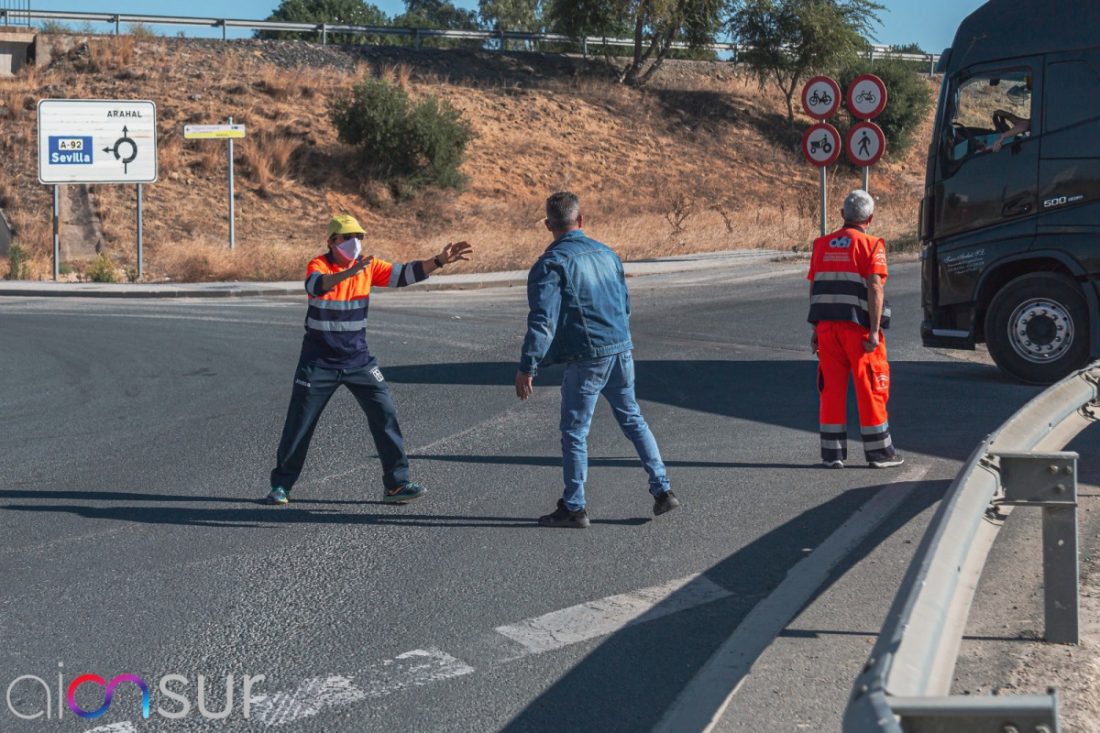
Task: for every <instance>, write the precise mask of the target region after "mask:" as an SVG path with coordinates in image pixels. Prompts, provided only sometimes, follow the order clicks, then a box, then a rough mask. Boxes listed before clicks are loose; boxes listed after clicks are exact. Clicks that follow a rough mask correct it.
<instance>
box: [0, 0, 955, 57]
mask: <svg viewBox="0 0 1100 733" xmlns="http://www.w3.org/2000/svg"><path fill="white" fill-rule="evenodd" d="M16 13H18V17H19V19H21V20H23V22H27V21H28V20H44V21H63V20H76V21H84V22H87V23H108V24H113V25H114V27H115V34H116V35H118V34H119V33H121V26H122V24H124V23H130V24H134V23H139V24H142V25H145V24H149V25H185V26H205V27H207V28H221V29H222V40H227V37H226V34H227V31H228V29H230V28H242V29H245V30H253V31H280V32H285V33H316V34H318V36H319V37H320V39H321V43H322V44H324V43H327V42H328V34H329V33H346V34H351V35H360V36H401V37H405V38H411V39H412V40H413V42H414V44H417V45H419V43H420V41H421V40H423V39H425V38H446V39H450V40H476V41H480V42H481V43H483V44H485V43H492V42H497V43H500V44H502V45H503V42H504V41H524V42H528V43H560V44H580V46H581V49H582V51H583V52H584V53H586V54H587V52H588V46H597V47H598V46H633V45H634V40H633V39H632V38H608V37H606V36H585V37H583V38H573V37H571V36H567V35H563V34H560V33H526V32H523V31H496V30H491V31H490V30H444V29H436V28H398V27H396V26H369V25H336V24H330V23H289V22H282V21H270V20H242V19H233V18H203V17H193V16H180V15H145V14H140V15H138V14H130V13H84V12H70V11H67V10H35V11H29V10H20V11H13V10H9V9H7V8H4V7H3V6H0V22H2V23H3V24H8V23H9V22H12V20H13V19H14V18H15V17H16ZM672 48H674V49H677V50H686V49H688V48H690V46H689V45H688V44H687V43H684V42H682V41H675V42H673V44H672ZM703 48H705V49H707V50H711V51H716V52H717V51H725V52H728V53H731V54H733V55H734V57H736V55H737V53H738V52H739V51H742V50H744V48H745V47H744V46H742V45H739V44H736V43H708V44H704V45H703ZM868 55H869V58H870V60H871V61H872V62H873V61H874V60H875V59H876V58H878V59H881V58H892V59H900V60H902V61H919V62H922V63H927V64H929V74H931V73H932V72H933V71H934V69H935V66H936V63H937V62H938V61H939V54H920V53H894V52H892V51H891V50H890V47H889V46H883V45H873V46H871V48H870V51H869V53H868Z"/></svg>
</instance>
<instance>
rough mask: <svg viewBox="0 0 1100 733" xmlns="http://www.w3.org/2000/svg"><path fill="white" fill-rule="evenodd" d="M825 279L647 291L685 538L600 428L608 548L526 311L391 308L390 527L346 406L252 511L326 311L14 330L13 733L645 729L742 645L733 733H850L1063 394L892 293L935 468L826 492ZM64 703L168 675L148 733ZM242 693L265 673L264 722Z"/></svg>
mask: <svg viewBox="0 0 1100 733" xmlns="http://www.w3.org/2000/svg"><path fill="white" fill-rule="evenodd" d="M803 267H804V263H791V262H775V263H768V264H764V265H755V266H753V267H752V268H732V267H731V268H722V267H716V268H714V269H710V270H700V271H696V272H692V273H678V274H664V275H649V276H644V277H636V278H632V279H631V292H632V302H633V306H634V315H633V319H632V323H633V330H634V337H635V343H636V346H637V348H636V351H635V358H636V360H637V378H638V394H639V398H640V400H641V403H642V407H643V410H644V412H645V415H646V418H647V420H648V421H649V423H650V425H651V426H652V428H653V430H654V433H655V435H656V436H657V439H658V441H659V443H660V446H661V450H662V453H663V454H664V457H665V459H666V462H667V463H668V465H669V468H670V475H671V478H672V481H673V484H674V488H675V490H676V492H677V494H678V495H679V496H680V497H681V498H682V500H683V502H684V507H683V509H682V510H680V511H677V512H673V513H671V514H668V515H665V516H662V517H659V518H656V519H654V518H653V517H652V515H651V500H650V497H649V495H648V493H647V492H646V481H645V474H644V472H643V471H642V470H641V468H640V466H639V465H638V463H637V461H636V459H635V458H634V457H633V455H632V449H631V447H630V445H629V443H628V442H627V441H626V440H625V439H624V438H623V437H622V435H621V434H620V433H619V431H618V429H617V427H616V426H615V424H614V421H613V418H612V417H611V415H610V413H609V411H608V410H607V409H606V405H601V407H600V409H599V410H598V411H597V414H596V418H595V421H594V424H593V428H592V433H591V437H590V454H591V471H590V479H589V486H588V496H589V511H590V514H591V516H592V520H593V524H592V526H591V528H589V529H588V530H585V531H571V530H549V529H542V528H539V527H537V526H536V525H535V523H534V518H535V517H537V516H538V515H539V514H542V513H546V512H548V511H550V510H551V509H552V508H553V506H554V502H555V501H556V499H557V497H558V496H559V494H560V485H561V483H560V482H561V479H560V453H559V450H560V448H559V442H558V433H557V420H558V417H557V416H558V391H557V384H558V383H559V378H560V370H558V369H549V370H546V371H545V372H544V373H543V374H541V375H540V377H539V378H538V379H537V380H536V389H535V394H534V396H533V398H532V399H531V400H530V401H529V402H527V403H520V402H519V401H518V400H517V399H516V398H515V395H514V391H513V387H512V380H513V376H514V370H515V362H516V359H517V357H518V350H519V344H520V341H521V338H522V333H523V324H524V316H525V312H526V310H525V308H526V306H525V301H524V295H523V292H522V289H521V288H495V289H486V290H478V291H471V292H467V291H452V292H420V293H418V292H416V291H415V288H410V289H408V290H407V291H403V292H396V293H383V294H380V295H379V296H378V297H377V298H372V305H371V322H370V326H369V328H368V340H369V341H370V344H371V348H372V351H373V352H374V353H375V354H376V356H377V357H378V359H379V361H380V364H381V366H382V370H383V373H384V375H385V377H386V379H387V380H388V381H389V382H390V386H391V389H392V390H393V393H394V396H395V400H396V403H397V406H398V412H399V415H400V418H401V424H402V428H403V430H404V433H405V437H406V441H407V445H408V448H409V451H410V455H411V459H412V471H413V477H414V479H415V480H417V481H419V482H421V483H423V484H424V485H425V486H427V487H428V490H429V493H428V495H427V496H426V497H425V498H424V499H423V500H422V501H421V502H419V503H417V504H413V505H409V506H405V507H394V506H386V505H383V504H382V503H381V501H380V499H381V492H382V487H381V482H380V470H379V467H378V462H377V458H376V456H375V455H374V450H373V446H372V444H371V443H370V439H369V433H368V432H367V430H366V424H365V420H364V418H363V416H362V414H361V413H360V411H359V409H358V407H357V405H356V404H355V402H354V400H353V398H352V397H351V395H350V393H347V392H346V391H344V392H341V393H338V395H337V396H336V397H335V398H334V400H333V401H332V403H330V405H329V408H328V410H327V411H326V413H325V415H324V416H323V418H322V420H321V424H320V426H319V428H318V430H317V433H316V435H315V438H314V442H313V446H312V449H311V452H310V457H309V461H308V463H307V467H306V472H305V474H304V475H303V477H302V480H301V482H300V483H299V485H298V486H297V487H296V488H295V490H294V493H293V498H292V503H291V504H290V505H289V506H288V507H283V508H275V507H266V506H260V505H258V504H256V503H255V502H256V500H257V499H258V498H259V497H261V496H262V495H263V494H264V493H265V492H266V490H267V474H268V472H269V471H270V469H271V466H272V462H273V458H274V452H275V447H276V444H277V441H278V437H279V431H280V428H281V425H282V419H283V416H284V413H285V410H286V405H287V401H288V398H289V395H290V388H291V380H292V376H293V367H294V363H295V360H296V358H297V353H298V349H299V345H300V340H301V334H302V319H303V317H304V305H303V303H302V299H301V298H266V299H261V298H254V299H241V300H234V301H217V302H212V301H209V300H176V301H155V302H154V301H123V300H103V299H96V300H92V299H68V298H65V299H56V298H50V299H47V298H12V297H9V298H5V299H0V427H2V431H3V432H2V435H3V436H4V437H3V454H2V460H0V547H2V554H0V577H2V578H3V583H2V585H0V638H2V640H3V643H2V645H0V672H2V675H3V676H2V677H0V684H2V685H3V686H4V687H5V688H6V689H9V695H10V697H11V700H12V705H9V706H8V707H7V709H5V707H2V706H0V730H3V731H9V730H11V731H19V730H35V731H37V730H50V731H53V730H58V731H70V730H71V731H89V730H96V731H100V732H101V733H127V732H128V731H132V730H138V731H140V730H157V731H159V730H169V731H175V730H180V731H184V730H187V731H191V730H210V731H226V730H229V731H237V730H242V731H243V730H267V729H268V728H277V729H279V730H286V731H368V730H370V731H373V730H379V731H381V730H386V731H488V730H507V731H563V730H570V731H618V730H622V731H635V730H646V729H649V728H652V727H653V726H654V725H656V724H657V723H658V722H659V721H660V720H661V718H662V715H664V714H665V711H666V710H667V709H668V708H669V707H670V706H671V705H672V704H673V702H674V701H675V700H676V698H677V695H678V694H680V692H681V691H682V690H683V689H685V687H686V686H687V685H688V683H689V682H690V681H691V680H692V679H693V678H694V677H695V675H696V674H697V673H698V672H699V670H700V668H701V667H702V666H703V664H704V663H705V662H706V660H707V659H708V658H709V657H710V655H711V654H712V653H713V652H714V651H715V650H716V649H717V648H718V647H719V646H720V645H721V644H722V643H723V642H725V641H726V640H727V639H728V638H729V637H730V636H731V634H734V633H735V632H736V631H738V630H741V632H742V636H743V637H745V638H744V641H743V646H742V647H741V649H742V651H743V655H742V656H743V659H744V662H745V664H746V671H747V666H748V665H753V666H752V674H751V675H745V677H744V678H743V680H742V684H741V686H740V687H739V688H738V691H737V694H736V695H735V696H734V699H733V703H732V705H731V707H730V709H729V710H728V712H727V713H726V715H725V716H724V718H723V720H722V723H721V728H722V729H723V730H752V731H754V732H757V733H758V732H759V731H792V730H813V731H827V730H837V729H838V728H839V721H840V714H841V711H842V709H843V707H844V704H845V700H846V698H847V695H848V693H849V691H850V687H851V683H852V680H853V679H854V677H855V675H856V672H857V671H858V669H859V668H860V666H861V665H862V664H863V663H864V661H866V657H867V653H868V651H869V649H870V645H871V642H872V641H873V638H874V634H875V633H876V632H877V631H878V629H879V628H880V626H881V623H882V618H883V615H884V614H885V611H886V608H887V607H888V606H889V603H890V601H891V599H892V598H893V595H894V593H895V591H896V588H897V584H898V582H899V581H900V579H901V576H902V575H903V573H904V571H905V569H906V567H907V565H908V562H909V559H910V557H911V555H912V552H913V550H914V549H915V547H916V545H917V543H918V542H919V539H920V537H921V534H922V532H923V529H924V527H925V526H926V524H927V522H928V520H929V519H930V517H931V512H932V510H933V509H934V505H935V502H936V501H937V500H938V499H939V498H940V496H941V495H942V492H943V491H944V489H945V488H946V486H947V484H948V483H949V481H950V479H951V478H952V477H953V476H954V475H955V473H956V472H957V471H958V469H959V467H960V465H961V462H962V461H963V460H965V459H966V457H967V456H968V455H969V453H970V451H971V450H972V449H973V448H974V446H975V445H976V444H977V443H978V441H980V439H981V438H982V436H984V435H985V434H986V433H988V432H990V431H991V430H993V429H995V428H996V427H997V426H998V425H1000V423H1001V422H1003V421H1004V420H1005V419H1006V418H1007V417H1008V416H1009V415H1010V414H1011V413H1012V412H1014V411H1015V410H1016V409H1017V408H1018V407H1019V406H1021V405H1022V404H1023V403H1024V402H1025V401H1026V400H1028V399H1029V398H1030V397H1032V396H1034V395H1035V394H1037V393H1038V391H1039V390H1038V389H1037V388H1035V387H1029V386H1024V385H1020V384H1016V383H1014V382H1011V381H1009V380H1008V379H1007V378H1005V377H1003V376H1002V375H1001V374H1000V373H999V372H997V371H996V369H995V368H993V367H992V366H990V365H988V364H983V363H977V362H975V361H973V360H962V359H957V358H953V357H952V356H950V355H946V354H942V353H937V352H932V351H929V350H926V349H923V348H922V347H921V346H920V343H919V338H918V337H917V335H916V334H917V326H918V322H919V312H920V310H919V283H918V266H917V264H916V263H913V262H909V263H900V264H895V266H894V269H893V275H892V277H891V279H890V283H889V286H888V297H889V298H890V300H891V302H892V304H893V311H894V314H895V315H894V325H893V328H892V329H891V331H890V333H889V349H890V355H891V362H892V370H893V385H894V387H893V389H894V393H893V396H892V400H891V420H890V422H891V425H892V428H893V432H894V438H895V442H896V443H897V444H898V445H899V447H900V449H901V450H902V451H903V452H904V454H905V455H906V457H907V459H908V460H907V463H906V465H905V466H903V467H901V468H899V469H894V470H889V471H874V470H870V469H867V468H864V467H861V466H859V465H858V463H857V464H856V465H854V466H850V467H849V468H846V469H845V470H843V471H828V470H825V469H820V468H818V467H817V436H816V428H817V394H816V390H815V370H814V361H813V357H812V356H811V354H810V353H809V350H808V336H809V328H808V327H807V326H806V325H805V323H804V319H805V308H806V300H805V299H806V285H805V280H804V279H803V275H802V272H801V270H802V268H803ZM852 403H853V404H852V405H851V410H850V411H851V418H850V424H851V425H856V424H857V423H856V418H855V412H854V400H852ZM1074 447H1075V448H1077V449H1078V450H1081V451H1082V453H1083V455H1082V464H1085V463H1086V462H1087V459H1088V458H1089V457H1095V453H1096V450H1095V448H1094V447H1093V446H1091V445H1089V444H1083V445H1081V446H1074ZM850 448H852V449H853V450H852V457H853V458H855V459H858V458H859V446H858V431H857V432H856V433H855V437H854V440H853V442H852V443H851V445H850ZM1090 451H1091V456H1090V455H1089V452H1090ZM861 510H862V511H861ZM796 568H797V570H798V572H796V573H791V571H792V569H796ZM785 581H786V582H785ZM788 619H793V620H791V622H790V623H788V622H787V621H788ZM1036 623H1038V620H1037V621H1036ZM746 630H748V631H751V632H752V633H748V631H746ZM59 674H60V675H61V685H60V686H61V687H62V688H67V686H68V685H69V684H70V682H72V681H73V680H74V679H76V678H78V677H79V676H80V675H82V674H97V675H100V676H101V677H102V678H103V679H104V680H111V679H112V678H115V677H116V676H117V675H124V674H131V675H137V676H139V677H140V678H141V679H142V681H144V682H145V683H146V684H147V685H148V687H149V688H150V693H151V698H152V700H151V715H150V717H149V719H148V720H143V719H142V715H141V695H140V692H139V688H138V686H137V685H136V684H132V683H130V682H123V683H122V684H120V685H119V687H118V689H117V690H116V694H115V695H114V699H113V702H112V703H111V705H110V708H109V709H108V710H107V711H106V713H105V714H103V715H102V717H98V718H95V719H84V718H81V717H78V716H77V715H76V714H75V713H73V712H72V711H71V709H70V708H69V707H68V706H67V705H65V704H63V702H62V701H61V700H60V699H59V695H58V687H59V684H58V675H59ZM21 675H35V676H36V677H39V678H41V679H42V680H44V681H45V682H46V683H47V685H48V687H49V708H50V710H51V713H52V718H53V720H51V721H45V720H43V719H39V720H36V721H29V722H24V721H21V720H20V719H19V718H18V717H16V716H15V715H14V713H13V712H12V710H11V709H10V708H11V707H12V706H14V708H15V709H16V710H17V711H19V712H21V713H22V714H33V713H34V712H36V711H41V710H43V709H44V708H45V707H46V706H47V705H46V704H47V700H46V692H45V691H43V690H42V689H41V687H40V686H39V685H38V684H37V683H35V682H33V681H30V680H27V679H24V680H22V681H20V682H19V684H17V685H16V686H15V687H14V688H10V687H9V684H10V683H11V682H13V681H15V680H16V679H17V678H18V677H20V676H21ZM169 675H178V677H175V678H173V677H168V676H169ZM200 675H201V677H202V679H201V683H202V685H203V690H202V695H201V696H202V698H203V701H204V705H203V709H202V710H200V709H199V706H198V702H199V697H200V694H199V689H198V688H199V685H200ZM229 675H232V680H231V681H230V682H231V684H230V685H229V687H228V689H229V690H230V691H231V692H232V699H231V700H228V699H227V684H226V683H227V677H228V676H229ZM245 675H251V676H253V677H257V676H259V675H263V676H264V679H263V680H260V681H255V682H253V683H252V688H251V695H250V703H249V706H248V707H249V710H248V714H249V718H248V719H247V720H246V719H245V717H244V714H245V710H244V708H245V703H244V700H243V697H244V693H243V690H244V680H243V677H244V676H245ZM161 684H164V685H166V686H167V688H168V689H169V690H170V691H174V692H175V693H176V694H177V697H171V696H169V695H166V694H165V693H164V692H163V691H162V690H161V689H159V688H158V685H161ZM12 689H14V691H12ZM184 698H185V699H186V702H182V701H181V700H182V699H184ZM103 701H104V696H103V690H102V689H101V688H98V687H97V685H96V684H93V683H86V684H83V685H81V686H80V688H79V690H78V693H77V695H76V703H77V704H78V705H79V706H80V707H81V708H82V709H84V710H88V711H90V710H94V709H95V708H97V707H98V706H100V705H102V704H103ZM185 706H186V707H188V708H189V710H188V711H187V714H186V715H184V716H183V717H182V719H179V720H173V719H169V718H167V717H165V716H164V715H163V714H161V713H158V709H160V710H164V711H166V712H167V713H168V714H173V713H179V712H180V711H182V710H183V709H184V708H185ZM59 710H60V711H61V713H62V715H61V718H60V720H58V711H59ZM223 711H224V712H227V713H228V717H225V718H222V719H214V716H215V715H217V714H219V713H220V712H223Z"/></svg>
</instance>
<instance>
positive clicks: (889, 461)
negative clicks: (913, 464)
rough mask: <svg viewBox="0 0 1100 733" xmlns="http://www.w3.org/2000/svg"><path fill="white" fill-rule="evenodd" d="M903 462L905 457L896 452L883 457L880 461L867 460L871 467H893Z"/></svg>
mask: <svg viewBox="0 0 1100 733" xmlns="http://www.w3.org/2000/svg"><path fill="white" fill-rule="evenodd" d="M903 463H905V459H904V458H902V457H901V456H900V455H897V454H896V453H895V454H894V455H892V456H890V457H889V458H883V459H882V460H880V461H867V465H869V466H870V467H871V468H893V467H894V466H900V465H901V464H903Z"/></svg>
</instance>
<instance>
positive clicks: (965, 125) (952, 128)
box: [944, 70, 1031, 161]
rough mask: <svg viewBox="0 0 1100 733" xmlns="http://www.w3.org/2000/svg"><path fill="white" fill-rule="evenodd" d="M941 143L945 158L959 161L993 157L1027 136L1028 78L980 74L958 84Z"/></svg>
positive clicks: (1024, 74) (1018, 73)
mask: <svg viewBox="0 0 1100 733" xmlns="http://www.w3.org/2000/svg"><path fill="white" fill-rule="evenodd" d="M952 97H953V109H952V113H951V115H950V116H949V119H948V120H947V125H948V129H947V130H946V135H945V136H944V139H945V140H947V141H948V146H947V154H948V157H949V158H950V159H951V160H953V161H961V160H964V159H966V158H969V157H971V156H974V155H978V154H986V153H996V152H999V151H1000V150H1001V148H1002V147H1003V146H1005V145H1010V144H1011V143H1012V141H1013V140H1015V139H1016V138H1017V137H1019V136H1024V135H1030V134H1031V74H1030V73H1028V72H1027V71H1023V70H1020V71H1007V72H999V73H992V74H982V75H979V76H973V77H970V78H969V79H966V80H965V81H963V82H962V83H961V84H959V85H958V86H957V87H956V89H955V91H954V94H953V95H952Z"/></svg>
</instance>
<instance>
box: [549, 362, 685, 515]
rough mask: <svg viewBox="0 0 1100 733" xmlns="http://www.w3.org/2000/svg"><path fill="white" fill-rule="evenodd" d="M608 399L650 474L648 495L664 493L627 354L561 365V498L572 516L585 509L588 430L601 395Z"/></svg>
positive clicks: (664, 482) (658, 457) (660, 465)
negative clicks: (562, 491)
mask: <svg viewBox="0 0 1100 733" xmlns="http://www.w3.org/2000/svg"><path fill="white" fill-rule="evenodd" d="M601 394H602V395H603V396H604V397H606V398H607V401H608V402H609V403H610V404H611V410H612V412H614V414H615V419H616V420H618V422H619V427H620V428H622V430H623V434H624V435H625V436H626V437H627V438H629V439H630V442H631V443H633V444H634V449H635V450H636V451H638V457H639V458H641V459H642V465H643V466H644V467H645V470H646V473H648V474H649V493H650V494H652V495H653V496H657V495H658V494H662V493H664V492H666V491H668V489H669V483H668V475H667V473H666V471H665V464H664V462H663V461H661V452H660V451H659V450H658V449H657V441H656V440H655V439H654V438H653V433H652V432H650V430H649V426H648V425H646V421H645V418H643V417H642V411H641V409H639V407H638V401H637V400H636V399H635V398H634V357H633V355H632V354H631V353H630V352H629V351H624V352H622V353H621V354H614V355H612V356H604V357H601V358H599V359H591V360H588V361H574V362H570V363H569V364H567V365H566V366H565V375H564V376H563V377H562V382H561V452H562V473H563V475H564V478H565V493H564V495H563V496H562V499H563V500H564V501H565V505H566V506H567V507H568V508H569V509H570V510H571V511H577V510H579V509H583V508H584V503H585V502H584V482H585V480H586V479H587V478H588V429H589V427H590V426H591V425H592V413H593V412H594V411H595V410H596V401H597V400H598V399H599V397H600V395H601Z"/></svg>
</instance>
